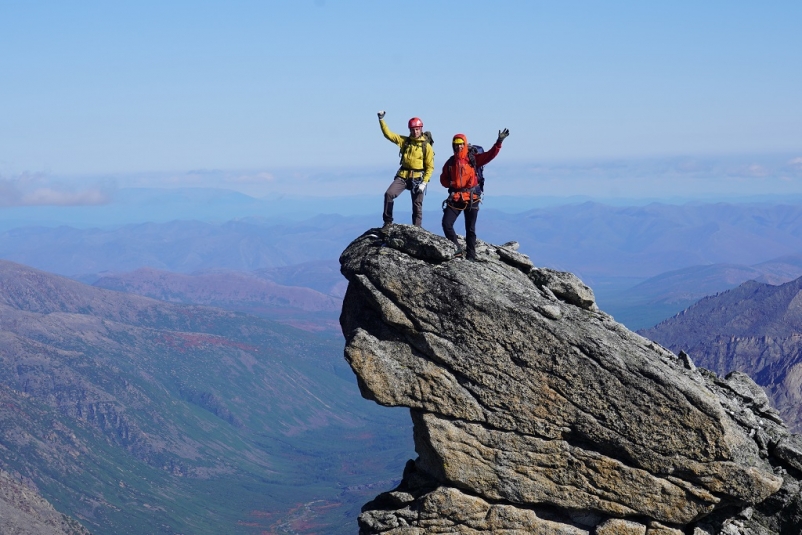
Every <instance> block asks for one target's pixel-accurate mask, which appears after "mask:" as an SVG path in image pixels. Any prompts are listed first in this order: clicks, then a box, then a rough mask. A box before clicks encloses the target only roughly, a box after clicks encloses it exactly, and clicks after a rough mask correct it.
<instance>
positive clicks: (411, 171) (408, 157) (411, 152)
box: [377, 111, 434, 227]
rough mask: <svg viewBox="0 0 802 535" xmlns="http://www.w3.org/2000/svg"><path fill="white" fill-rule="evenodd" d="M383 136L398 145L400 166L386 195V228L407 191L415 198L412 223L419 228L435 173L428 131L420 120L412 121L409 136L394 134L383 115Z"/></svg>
mask: <svg viewBox="0 0 802 535" xmlns="http://www.w3.org/2000/svg"><path fill="white" fill-rule="evenodd" d="M377 115H378V116H379V125H380V126H381V129H382V134H384V137H386V138H387V139H389V140H390V141H392V142H393V143H395V144H396V145H398V147H399V153H400V155H401V163H400V167H399V168H398V171H397V172H396V174H395V178H394V179H393V182H392V184H390V187H389V188H387V191H386V192H385V193H384V212H383V213H382V219H383V220H384V226H387V225H389V224H391V223H392V222H393V202H394V201H395V198H396V197H398V196H399V195H401V192H403V191H404V190H405V189H408V190H409V191H410V195H411V196H412V224H413V225H415V226H417V227H420V226H421V223H422V222H423V196H424V194H425V193H426V186H427V185H428V184H429V178H431V176H432V171H434V150H433V149H432V139H431V136H430V135H429V133H428V132H426V133H424V132H423V121H421V120H420V119H418V118H417V117H413V118H412V119H410V120H409V123H408V124H407V126H408V127H409V136H401V135H398V134H395V133H393V132H391V131H390V129H389V128H387V124H386V123H385V122H384V112H383V111H380V112H379V113H377Z"/></svg>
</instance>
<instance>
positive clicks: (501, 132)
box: [496, 128, 510, 145]
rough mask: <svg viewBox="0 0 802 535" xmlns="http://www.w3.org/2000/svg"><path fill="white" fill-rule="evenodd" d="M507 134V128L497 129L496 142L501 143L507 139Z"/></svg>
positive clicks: (508, 133) (508, 131) (508, 132)
mask: <svg viewBox="0 0 802 535" xmlns="http://www.w3.org/2000/svg"><path fill="white" fill-rule="evenodd" d="M509 135H510V130H509V128H505V129H504V130H499V131H498V139H497V140H496V143H498V144H499V145H501V144H502V143H503V142H504V140H505V139H507V136H509Z"/></svg>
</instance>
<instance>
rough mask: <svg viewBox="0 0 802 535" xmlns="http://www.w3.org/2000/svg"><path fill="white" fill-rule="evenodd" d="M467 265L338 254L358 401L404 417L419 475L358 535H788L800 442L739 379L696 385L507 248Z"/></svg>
mask: <svg viewBox="0 0 802 535" xmlns="http://www.w3.org/2000/svg"><path fill="white" fill-rule="evenodd" d="M477 251H478V253H479V259H480V261H478V262H472V261H467V260H463V259H461V258H455V253H456V247H455V246H454V245H453V244H452V243H451V242H449V241H447V240H445V239H444V238H442V237H439V236H436V235H434V234H431V233H429V232H427V231H425V230H423V229H419V228H416V227H411V226H406V225H392V226H389V227H388V228H385V229H371V230H369V231H367V232H366V233H364V234H363V235H362V236H360V237H359V238H357V239H356V240H354V241H353V242H352V243H351V244H350V245H349V246H348V248H347V249H346V250H345V251H344V252H343V254H342V256H341V258H340V263H341V271H342V273H343V275H345V277H346V278H347V279H348V281H349V286H348V290H347V292H346V295H345V299H344V303H343V311H342V315H341V318H340V322H341V326H342V329H343V333H344V335H345V338H346V347H345V358H346V360H347V361H348V362H349V364H350V365H351V367H352V369H353V370H354V372H355V374H356V376H357V380H358V384H359V388H360V391H361V393H362V395H363V396H364V397H365V398H367V399H371V400H373V401H375V402H377V403H379V404H381V405H386V406H405V407H409V408H410V410H411V417H412V421H413V426H414V440H415V448H416V452H417V454H418V458H417V459H415V460H414V461H410V462H409V463H408V464H407V467H406V469H405V471H404V476H403V479H402V481H401V483H400V485H399V486H398V488H396V489H394V490H393V491H390V492H387V493H384V494H382V495H380V496H378V497H377V498H376V499H375V500H373V501H372V502H370V503H368V504H366V505H365V506H364V508H363V512H362V515H361V516H360V517H359V523H360V533H363V534H374V533H376V534H379V533H382V534H384V533H386V534H391V535H402V534H403V535H413V534H415V535H423V534H428V533H499V532H503V533H542V534H572V535H574V534H576V535H579V534H588V535H590V534H608V533H643V534H647V535H660V534H684V533H693V534H694V535H704V534H710V535H713V534H718V533H726V534H735V533H740V534H744V535H746V534H751V533H754V534H773V533H776V534H781V533H783V534H784V533H798V532H799V529H800V526H802V523H800V522H801V521H800V518H802V498H800V494H799V479H798V477H799V476H800V471H799V470H800V467H802V463H801V461H802V448H801V447H800V446H801V445H802V440H800V438H799V437H797V436H796V435H792V434H791V433H789V431H788V429H787V427H786V426H785V424H784V423H783V422H782V419H781V418H780V417H779V414H778V413H777V411H776V410H774V409H773V408H772V407H771V405H770V403H769V402H768V400H767V398H766V396H765V394H764V393H763V391H762V390H761V389H760V388H759V387H757V386H756V385H755V384H754V383H753V382H752V381H751V380H750V379H749V378H748V377H747V376H746V375H744V374H733V375H730V376H727V377H724V378H721V377H718V376H717V375H715V374H714V373H712V372H708V371H707V370H704V369H702V368H696V367H695V366H694V365H693V363H692V362H691V361H690V359H689V358H688V357H687V355H683V356H677V355H674V354H673V353H671V352H670V351H668V350H666V349H664V348H663V347H661V346H659V345H657V344H655V343H654V342H651V341H649V340H647V339H646V338H643V337H641V336H639V335H638V334H635V333H633V332H631V331H629V330H628V329H626V328H625V327H624V326H622V325H621V324H619V323H617V322H615V321H614V319H613V318H612V317H610V316H609V315H607V314H605V313H604V312H602V311H600V310H599V309H598V307H597V306H596V304H595V300H594V298H593V292H592V290H591V289H590V288H588V287H587V286H585V285H584V284H583V283H582V282H581V281H580V280H579V279H578V278H577V277H576V276H574V275H573V274H570V273H565V272H559V271H554V270H550V269H545V268H539V267H536V266H535V265H534V264H533V263H532V261H531V260H530V259H529V258H528V257H527V256H526V255H523V254H521V253H520V252H518V251H517V244H515V243H514V242H509V243H506V244H504V245H492V244H487V243H483V242H480V243H479V245H478V248H477Z"/></svg>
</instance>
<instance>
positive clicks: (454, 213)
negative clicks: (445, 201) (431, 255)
mask: <svg viewBox="0 0 802 535" xmlns="http://www.w3.org/2000/svg"><path fill="white" fill-rule="evenodd" d="M459 212H460V211H459V210H456V209H454V208H452V207H450V206H449V205H446V207H445V209H444V210H443V234H445V236H446V238H448V239H449V240H450V241H451V242H453V243H455V244H456V245H457V247H459V241H458V240H457V233H456V232H454V222H455V221H456V220H457V217H459Z"/></svg>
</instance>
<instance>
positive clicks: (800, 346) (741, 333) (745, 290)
mask: <svg viewBox="0 0 802 535" xmlns="http://www.w3.org/2000/svg"><path fill="white" fill-rule="evenodd" d="M800 325H802V278H799V279H796V280H793V281H791V282H788V283H785V284H782V285H780V286H771V285H768V284H763V283H759V282H756V281H748V282H745V283H743V284H742V285H740V286H739V287H737V288H735V289H733V290H729V291H726V292H723V293H721V294H717V295H714V296H710V297H706V298H704V299H702V300H701V301H699V302H698V303H696V304H694V305H692V306H691V307H689V308H688V309H686V310H685V311H683V312H681V313H680V314H677V315H676V316H674V317H672V318H670V319H668V320H665V321H663V322H662V323H660V324H658V325H656V326H655V327H653V328H651V329H646V330H643V331H641V333H642V334H643V335H644V336H646V337H648V338H651V339H652V340H654V341H656V342H658V343H660V344H662V345H664V346H666V347H668V348H669V349H671V350H672V351H675V352H678V351H680V350H684V351H685V352H686V353H688V354H689V355H690V356H691V358H692V359H693V360H694V362H696V363H697V364H698V365H700V366H703V367H705V368H709V369H711V370H713V371H715V372H717V373H728V372H730V371H733V370H738V371H741V372H744V373H747V374H748V375H749V376H750V377H753V378H754V379H755V381H756V382H757V383H758V384H759V385H761V386H762V387H764V388H765V389H766V391H767V392H768V393H769V396H770V397H771V399H772V401H773V402H774V404H775V406H776V407H777V409H778V410H779V411H780V413H781V414H782V416H783V418H785V419H786V420H787V421H788V422H789V425H790V426H792V428H793V429H796V430H797V431H798V430H802V414H801V413H800V412H801V411H800V409H802V389H801V388H800V386H801V385H802V332H800Z"/></svg>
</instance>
